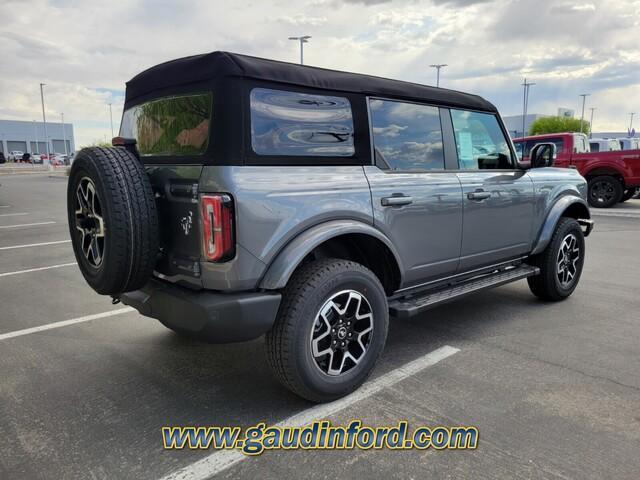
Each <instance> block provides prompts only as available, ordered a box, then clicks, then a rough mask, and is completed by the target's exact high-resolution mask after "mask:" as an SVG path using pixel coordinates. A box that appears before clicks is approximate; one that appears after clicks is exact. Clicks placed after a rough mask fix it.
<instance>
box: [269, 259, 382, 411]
mask: <svg viewBox="0 0 640 480" xmlns="http://www.w3.org/2000/svg"><path fill="white" fill-rule="evenodd" d="M388 324H389V310H388V305H387V298H386V294H385V291H384V289H383V287H382V285H381V284H380V281H379V280H378V278H377V277H376V276H375V275H374V274H373V272H371V271H370V270H369V269H367V268H366V267H364V266H363V265H360V264H358V263H355V262H351V261H347V260H339V259H327V260H318V261H314V262H311V263H308V264H306V265H303V266H302V267H300V268H299V269H298V270H297V271H296V272H295V273H294V275H293V276H292V277H291V279H290V280H289V283H288V284H287V287H286V288H285V290H284V292H283V295H282V304H281V306H280V311H279V312H278V319H277V320H276V323H275V324H274V326H273V328H272V329H271V330H270V331H269V332H268V333H267V335H266V348H267V358H268V361H269V365H270V367H271V369H272V370H273V372H274V374H275V376H276V377H277V378H278V380H279V381H280V382H281V383H282V384H283V385H284V386H285V387H287V388H288V389H289V390H291V391H293V392H294V393H296V394H297V395H299V396H301V397H303V398H306V399H307V400H311V401H314V402H328V401H332V400H335V399H337V398H340V397H342V396H344V395H347V394H349V393H351V392H353V391H354V390H356V389H357V388H358V387H359V386H360V385H362V383H363V382H364V381H365V380H366V379H367V377H368V376H369V374H370V373H371V371H372V370H373V367H374V366H375V364H376V362H377V360H378V358H379V357H380V354H381V353H382V350H383V348H384V344H385V341H386V338H387V330H388Z"/></svg>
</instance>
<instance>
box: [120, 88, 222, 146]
mask: <svg viewBox="0 0 640 480" xmlns="http://www.w3.org/2000/svg"><path fill="white" fill-rule="evenodd" d="M212 104H213V97H212V95H211V93H202V94H197V95H182V96H174V97H164V98H160V99H157V100H152V101H150V102H146V103H142V104H140V105H136V106H134V107H131V108H129V109H127V110H125V112H124V115H123V117H122V126H121V127H120V136H121V137H126V138H135V139H136V142H137V146H138V152H139V153H140V155H142V156H152V155H158V156H162V155H201V154H203V153H204V152H205V151H206V150H207V147H208V145H209V125H210V123H211V109H212Z"/></svg>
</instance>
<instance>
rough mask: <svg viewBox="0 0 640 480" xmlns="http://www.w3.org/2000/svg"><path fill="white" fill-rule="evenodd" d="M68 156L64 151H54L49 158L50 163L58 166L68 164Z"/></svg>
mask: <svg viewBox="0 0 640 480" xmlns="http://www.w3.org/2000/svg"><path fill="white" fill-rule="evenodd" d="M68 158H69V157H68V156H67V155H65V154H64V153H52V154H51V158H50V159H49V163H51V165H53V166H56V167H57V166H61V165H68V163H67V160H68Z"/></svg>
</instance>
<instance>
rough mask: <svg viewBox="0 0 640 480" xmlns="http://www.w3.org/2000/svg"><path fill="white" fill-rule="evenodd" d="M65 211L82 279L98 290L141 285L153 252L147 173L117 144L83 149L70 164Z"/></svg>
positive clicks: (112, 292)
mask: <svg viewBox="0 0 640 480" xmlns="http://www.w3.org/2000/svg"><path fill="white" fill-rule="evenodd" d="M67 215H68V220H69V232H70V235H71V241H72V245H73V251H74V253H75V256H76V260H77V261H78V266H79V267H80V271H81V272H82V275H83V276H84V278H85V280H86V281H87V283H88V284H89V285H90V286H91V287H92V288H93V289H94V290H95V291H96V292H98V293H100V294H103V295H117V294H120V293H123V292H127V291H130V290H136V289H138V288H140V287H142V286H143V285H144V284H145V283H146V282H147V280H148V279H149V277H150V276H151V274H152V272H153V268H154V266H155V262H156V255H157V251H158V216H157V213H156V205H155V199H154V196H153V191H152V189H151V184H150V182H149V178H148V176H147V174H146V172H145V171H144V168H143V166H142V164H141V163H140V162H139V161H138V159H137V158H136V157H135V156H134V155H133V154H131V153H130V152H128V151H127V150H125V149H123V148H98V147H95V148H85V149H83V150H81V151H80V153H78V155H77V157H76V160H75V161H74V162H73V166H72V167H71V172H70V177H69V183H68V186H67Z"/></svg>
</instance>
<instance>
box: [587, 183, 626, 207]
mask: <svg viewBox="0 0 640 480" xmlns="http://www.w3.org/2000/svg"><path fill="white" fill-rule="evenodd" d="M622 195H623V188H622V184H621V183H620V181H619V180H618V179H616V178H615V177H612V176H610V175H601V176H599V177H594V178H592V179H590V180H589V205H591V206H592V207H595V208H609V207H612V206H613V205H615V204H616V203H618V202H620V199H621V198H622Z"/></svg>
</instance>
